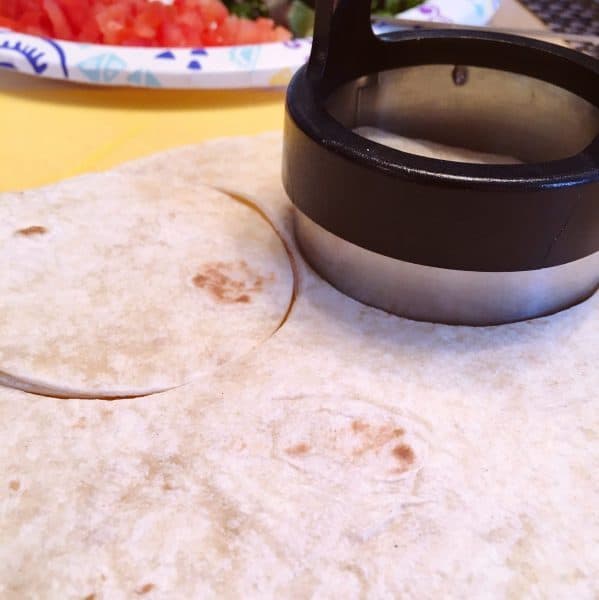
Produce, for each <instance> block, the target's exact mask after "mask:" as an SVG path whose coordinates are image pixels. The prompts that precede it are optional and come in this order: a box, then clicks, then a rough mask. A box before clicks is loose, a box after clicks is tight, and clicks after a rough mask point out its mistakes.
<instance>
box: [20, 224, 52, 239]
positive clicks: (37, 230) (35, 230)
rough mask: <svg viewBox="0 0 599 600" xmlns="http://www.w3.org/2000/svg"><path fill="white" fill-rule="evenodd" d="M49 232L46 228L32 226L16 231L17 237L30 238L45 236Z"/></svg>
mask: <svg viewBox="0 0 599 600" xmlns="http://www.w3.org/2000/svg"><path fill="white" fill-rule="evenodd" d="M47 231H48V230H47V229H46V228H45V227H42V226H41V225H31V227H25V228H23V229H17V231H15V233H16V234H17V235H25V236H29V235H43V234H44V233H46V232H47Z"/></svg>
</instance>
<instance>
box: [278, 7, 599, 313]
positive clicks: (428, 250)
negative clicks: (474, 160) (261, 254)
mask: <svg viewBox="0 0 599 600" xmlns="http://www.w3.org/2000/svg"><path fill="white" fill-rule="evenodd" d="M286 109H287V114H286V122H285V136H284V153H283V156H284V158H283V182H284V185H285V188H286V191H287V193H288V195H289V197H290V198H291V201H292V203H293V205H294V207H295V210H294V219H295V231H296V237H297V240H298V243H299V246H300V248H301V250H302V252H303V254H304V256H305V257H306V259H307V260H308V262H309V263H310V264H311V265H312V266H313V267H314V268H315V269H316V271H317V272H318V273H320V274H321V275H322V276H323V277H324V278H325V279H327V280H328V281H329V282H331V283H332V284H333V285H334V286H335V287H337V288H338V289H339V290H341V291H343V292H344V293H346V294H348V295H350V296H352V297H353V298H356V299H358V300H360V301H362V302H364V303H366V304H369V305H372V306H375V307H379V308H382V309H384V310H387V311H389V312H392V313H396V314H399V315H402V316H405V317H408V318H412V319H417V320H425V321H433V322H442V323H449V324H462V325H496V324H501V323H507V322H513V321H519V320H524V319H530V318H534V317H538V316H542V315H548V314H551V313H554V312H557V311H559V310H562V309H564V308H567V307H569V306H572V305H574V304H576V303H578V302H581V301H583V300H585V299H586V298H588V297H589V296H591V295H592V294H593V293H594V292H595V291H596V290H597V288H598V286H599V61H597V60H596V59H593V58H591V57H589V56H585V55H583V54H580V53H578V52H575V51H573V50H570V49H567V48H564V47H561V46H557V45H553V44H548V43H544V42H539V41H536V40H533V39H528V38H523V37H519V36H513V35H504V34H498V33H491V32H484V31H480V32H479V31H465V30H455V29H454V30H447V31H446V30H416V31H407V32H406V31H400V32H394V33H390V34H386V35H384V36H380V37H379V36H376V35H375V34H374V33H373V31H372V27H371V21H370V0H338V1H337V2H335V1H334V0H319V1H318V2H317V10H316V25H315V35H314V42H313V47H312V54H311V57H310V60H309V63H308V64H307V65H306V66H305V67H303V68H302V69H300V70H299V71H298V73H297V74H296V75H295V77H294V78H293V80H292V82H291V84H290V86H289V89H288V94H287V105H286ZM360 126H373V127H377V128H381V129H384V130H386V131H390V132H395V133H398V134H400V135H402V136H406V137H413V138H424V139H429V140H433V141H435V142H439V143H443V144H448V145H452V146H460V147H466V148H469V149H472V150H475V151H484V152H493V153H496V154H501V155H506V156H515V157H517V158H518V159H520V160H521V161H523V163H522V164H468V163H463V162H454V161H447V160H438V159H434V158H427V157H423V156H418V155H415V154H410V153H406V152H402V151H399V150H395V149H393V148H391V147H388V146H386V145H382V144H379V143H376V142H373V141H371V140H369V139H367V138H365V137H362V136H360V135H358V134H357V133H355V132H354V130H355V129H356V128H357V127H360Z"/></svg>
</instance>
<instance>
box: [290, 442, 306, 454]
mask: <svg viewBox="0 0 599 600" xmlns="http://www.w3.org/2000/svg"><path fill="white" fill-rule="evenodd" d="M309 450H310V446H308V444H305V443H304V442H302V443H301V444H296V445H295V446H291V448H287V450H285V452H287V454H291V455H293V456H298V455H299V454H306V452H308V451H309Z"/></svg>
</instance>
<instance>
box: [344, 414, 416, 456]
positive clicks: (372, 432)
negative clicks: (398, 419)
mask: <svg viewBox="0 0 599 600" xmlns="http://www.w3.org/2000/svg"><path fill="white" fill-rule="evenodd" d="M352 430H353V432H354V433H355V434H356V436H357V437H358V439H359V440H360V446H359V447H357V448H355V450H354V451H353V454H354V456H356V457H357V456H363V455H364V454H366V453H367V452H378V451H379V450H381V448H383V447H384V446H385V445H386V444H388V443H389V442H391V441H392V440H394V439H396V438H398V437H401V436H402V435H403V434H404V433H405V431H404V430H403V429H402V428H401V427H394V426H392V425H382V426H379V427H376V426H373V425H368V424H366V423H361V422H359V421H354V422H353V423H352Z"/></svg>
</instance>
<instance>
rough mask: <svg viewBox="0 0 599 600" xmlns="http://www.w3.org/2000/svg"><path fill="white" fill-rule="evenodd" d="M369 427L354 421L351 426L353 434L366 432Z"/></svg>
mask: <svg viewBox="0 0 599 600" xmlns="http://www.w3.org/2000/svg"><path fill="white" fill-rule="evenodd" d="M369 427H370V425H368V424H366V423H361V422H360V421H354V422H353V423H352V424H351V428H352V429H353V431H354V433H361V432H362V431H366V430H367V429H368V428H369Z"/></svg>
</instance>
